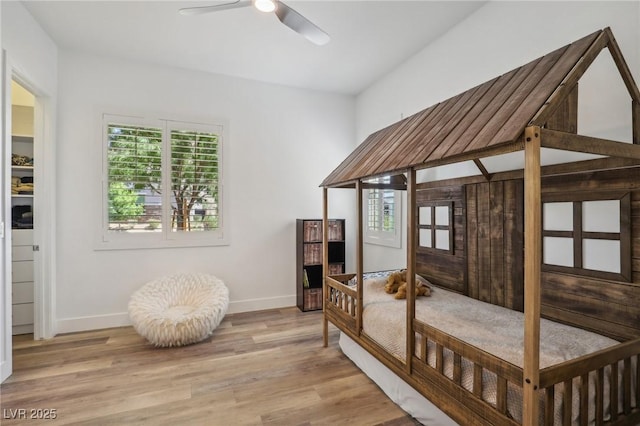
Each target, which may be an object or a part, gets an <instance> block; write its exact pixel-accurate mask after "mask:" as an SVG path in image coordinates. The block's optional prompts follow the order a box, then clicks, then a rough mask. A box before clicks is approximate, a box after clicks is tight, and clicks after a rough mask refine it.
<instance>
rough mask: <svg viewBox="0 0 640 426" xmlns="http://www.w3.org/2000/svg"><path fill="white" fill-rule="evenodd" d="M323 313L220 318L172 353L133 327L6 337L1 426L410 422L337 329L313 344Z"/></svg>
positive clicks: (282, 311)
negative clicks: (325, 343) (8, 366)
mask: <svg viewBox="0 0 640 426" xmlns="http://www.w3.org/2000/svg"><path fill="white" fill-rule="evenodd" d="M321 315H322V314H321V313H320V312H307V313H302V312H300V311H298V309H296V308H287V309H275V310H269V311H261V312H252V313H244V314H233V315H227V317H226V318H225V320H224V321H223V322H222V324H220V326H219V327H218V329H217V330H216V331H215V332H214V334H213V336H212V337H210V338H209V339H207V340H205V341H204V342H201V343H199V344H196V345H191V346H186V347H182V348H165V349H158V348H154V347H152V346H151V345H149V344H148V343H146V342H145V340H144V339H143V338H141V337H140V336H138V334H136V332H135V331H134V330H133V328H131V327H123V328H113V329H107V330H99V331H92V332H83V333H74V334H67V335H61V336H57V337H55V338H54V339H51V340H44V341H33V340H31V338H32V337H31V336H30V335H27V336H16V337H15V338H14V343H13V344H14V348H13V369H14V373H13V376H11V377H10V378H9V379H8V380H7V381H6V382H5V383H4V384H2V386H1V387H0V407H1V408H2V417H0V423H1V424H2V425H3V426H4V425H26V424H51V425H54V424H87V425H136V424H138V425H154V426H155V425H340V424H349V425H386V426H405V425H416V424H419V423H417V422H416V421H415V420H414V419H412V418H411V417H409V416H408V415H407V414H406V413H404V412H403V411H402V410H401V409H400V408H399V407H397V406H396V405H395V404H393V403H392V402H391V401H390V400H389V399H388V398H387V397H386V396H385V395H384V394H383V393H382V391H381V390H380V389H379V388H378V387H377V386H376V385H375V384H374V383H373V382H372V381H371V380H369V378H367V377H366V376H365V375H364V374H363V373H362V372H361V371H360V370H359V369H358V368H357V367H356V366H355V365H353V363H352V362H351V361H350V360H349V359H347V358H346V357H345V356H344V355H343V354H342V352H341V351H340V349H339V347H338V344H337V340H338V331H337V329H333V328H332V329H331V334H330V345H329V347H328V348H326V349H325V348H323V347H322V325H321V318H322V316H321ZM21 410H24V411H21ZM38 410H39V411H38ZM47 410H49V411H47ZM54 413H55V419H48V420H46V419H30V417H32V416H34V417H44V416H46V415H47V414H49V417H52V416H53V414H54ZM25 417H26V418H25Z"/></svg>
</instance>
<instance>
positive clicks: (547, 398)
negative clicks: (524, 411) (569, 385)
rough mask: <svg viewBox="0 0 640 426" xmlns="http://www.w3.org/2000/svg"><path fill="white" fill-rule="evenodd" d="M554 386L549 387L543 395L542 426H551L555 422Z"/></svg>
mask: <svg viewBox="0 0 640 426" xmlns="http://www.w3.org/2000/svg"><path fill="white" fill-rule="evenodd" d="M555 394H556V392H555V386H549V387H548V388H546V389H545V393H544V425H545V426H553V423H554V421H555Z"/></svg>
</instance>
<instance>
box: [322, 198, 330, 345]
mask: <svg viewBox="0 0 640 426" xmlns="http://www.w3.org/2000/svg"><path fill="white" fill-rule="evenodd" d="M328 191H329V189H328V188H322V247H323V249H322V312H323V315H322V346H324V347H325V348H326V347H327V345H328V344H329V321H328V320H327V316H326V315H324V313H325V312H326V310H327V309H326V305H327V296H328V291H329V288H328V287H327V275H329V195H328Z"/></svg>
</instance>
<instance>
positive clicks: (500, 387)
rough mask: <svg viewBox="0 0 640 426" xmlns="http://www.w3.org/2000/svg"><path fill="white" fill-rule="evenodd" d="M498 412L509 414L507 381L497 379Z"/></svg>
mask: <svg viewBox="0 0 640 426" xmlns="http://www.w3.org/2000/svg"><path fill="white" fill-rule="evenodd" d="M496 410H498V411H499V412H501V413H503V414H505V413H506V412H507V379H505V378H504V377H498V378H497V390H496Z"/></svg>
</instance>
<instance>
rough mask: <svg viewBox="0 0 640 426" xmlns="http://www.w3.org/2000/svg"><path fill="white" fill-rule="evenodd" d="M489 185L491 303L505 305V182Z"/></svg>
mask: <svg viewBox="0 0 640 426" xmlns="http://www.w3.org/2000/svg"><path fill="white" fill-rule="evenodd" d="M489 187H490V191H489V209H490V213H489V223H490V230H489V239H490V241H491V243H490V249H489V253H490V261H489V262H490V263H489V264H490V267H491V271H490V274H489V275H490V285H491V303H493V304H494V305H498V306H504V305H505V294H504V293H505V288H504V287H505V286H504V273H505V270H504V257H505V256H504V255H505V253H504V182H491V183H490V184H489Z"/></svg>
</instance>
